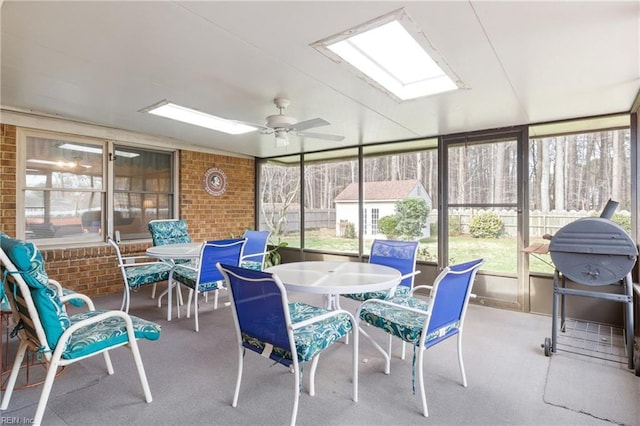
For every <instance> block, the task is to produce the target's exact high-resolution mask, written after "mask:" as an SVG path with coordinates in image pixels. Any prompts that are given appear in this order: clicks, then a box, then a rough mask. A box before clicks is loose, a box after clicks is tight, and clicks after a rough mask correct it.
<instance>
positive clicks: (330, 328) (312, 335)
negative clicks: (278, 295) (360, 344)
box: [242, 302, 351, 362]
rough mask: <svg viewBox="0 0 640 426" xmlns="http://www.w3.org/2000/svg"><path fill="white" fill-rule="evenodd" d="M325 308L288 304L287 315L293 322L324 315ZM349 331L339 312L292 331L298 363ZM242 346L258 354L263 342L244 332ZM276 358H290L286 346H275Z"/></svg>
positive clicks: (261, 349) (303, 304)
mask: <svg viewBox="0 0 640 426" xmlns="http://www.w3.org/2000/svg"><path fill="white" fill-rule="evenodd" d="M326 312H329V311H327V310H326V309H323V308H319V307H317V306H311V305H307V304H306V303H301V302H295V303H289V315H290V316H291V322H292V323H293V324H295V323H297V322H300V321H303V320H306V319H309V318H313V317H315V316H318V315H321V314H324V313H326ZM350 331H351V321H349V316H348V315H346V314H340V315H337V316H336V317H333V318H328V319H325V320H323V321H319V322H317V323H314V324H310V325H308V326H306V327H301V328H299V329H297V330H294V332H293V335H294V339H295V344H296V352H297V354H298V361H299V362H306V361H309V360H311V359H312V358H313V357H314V356H315V355H316V354H318V353H319V352H321V351H322V350H323V349H325V348H327V347H329V346H330V345H331V344H332V343H334V342H336V341H338V340H340V339H342V338H343V337H345V336H346V335H347V334H348V333H349V332H350ZM242 340H243V343H244V346H245V347H246V348H249V349H251V350H253V351H256V352H258V353H261V352H262V351H263V349H264V348H265V343H264V342H262V341H260V340H258V339H255V338H253V337H251V336H249V335H247V334H245V333H243V334H242ZM271 358H272V359H275V360H281V359H285V360H291V359H292V357H291V352H290V351H289V350H288V349H285V348H279V347H274V348H273V351H272V355H271Z"/></svg>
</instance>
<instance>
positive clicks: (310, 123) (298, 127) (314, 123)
mask: <svg viewBox="0 0 640 426" xmlns="http://www.w3.org/2000/svg"><path fill="white" fill-rule="evenodd" d="M329 124H331V123H329V122H328V121H327V120H324V119H322V118H312V119H311V120H305V121H301V122H299V123H296V124H294V125H293V126H291V130H295V131H302V130H307V129H311V128H312V127H322V126H328V125H329Z"/></svg>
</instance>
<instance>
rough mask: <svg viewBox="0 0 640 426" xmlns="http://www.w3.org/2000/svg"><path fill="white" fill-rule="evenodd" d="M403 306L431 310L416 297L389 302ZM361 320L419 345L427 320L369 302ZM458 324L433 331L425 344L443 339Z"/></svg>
mask: <svg viewBox="0 0 640 426" xmlns="http://www.w3.org/2000/svg"><path fill="white" fill-rule="evenodd" d="M389 302H391V303H395V304H397V305H401V306H408V307H411V308H415V309H420V310H422V311H426V310H427V309H428V308H429V302H427V301H425V300H422V299H418V298H416V297H401V296H398V297H394V298H392V299H391V300H389ZM360 318H361V319H362V320H364V321H366V322H367V323H369V324H371V325H373V326H375V327H378V328H381V329H383V330H385V331H386V332H387V333H389V334H392V335H394V336H396V337H399V338H401V339H402V340H404V341H406V342H409V343H412V344H413V345H416V344H418V342H419V341H420V335H421V334H422V329H423V327H424V322H425V320H426V314H425V315H422V314H417V313H415V312H412V311H407V310H404V309H401V308H398V307H395V306H389V305H386V304H383V303H379V302H376V301H371V302H367V303H366V304H365V305H363V306H362V309H361V311H360ZM458 325H459V324H458V322H457V321H456V322H454V323H451V324H448V325H446V326H444V327H442V328H440V329H438V330H433V331H431V332H430V333H429V335H428V336H427V338H426V339H425V343H426V342H429V341H431V340H433V339H436V338H438V337H442V336H444V335H445V334H447V333H449V332H450V331H452V330H454V329H456V328H457V327H458Z"/></svg>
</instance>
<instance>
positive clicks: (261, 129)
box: [233, 120, 272, 131]
mask: <svg viewBox="0 0 640 426" xmlns="http://www.w3.org/2000/svg"><path fill="white" fill-rule="evenodd" d="M233 122H235V123H238V124H244V125H245V126H251V127H255V128H256V129H257V130H260V131H267V130H272V129H270V128H269V127H267V126H265V125H263V124H257V123H251V122H249V121H241V120H233Z"/></svg>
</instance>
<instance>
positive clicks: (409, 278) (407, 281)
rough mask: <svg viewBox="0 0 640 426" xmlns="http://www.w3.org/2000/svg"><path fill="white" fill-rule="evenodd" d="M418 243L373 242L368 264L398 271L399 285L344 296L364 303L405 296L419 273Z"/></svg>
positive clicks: (390, 339) (390, 343) (391, 339)
mask: <svg viewBox="0 0 640 426" xmlns="http://www.w3.org/2000/svg"><path fill="white" fill-rule="evenodd" d="M419 245H420V243H419V242H418V241H396V240H378V239H376V240H374V241H373V244H371V254H370V255H369V263H375V264H378V265H383V266H389V267H391V268H394V269H397V270H398V271H400V274H402V275H401V277H400V283H399V284H398V285H397V286H396V287H394V288H391V289H389V290H380V291H375V292H369V293H352V294H345V295H344V296H345V297H348V298H350V299H353V300H358V301H361V302H364V301H365V300H369V299H382V300H386V299H389V298H390V297H393V296H406V295H407V294H409V292H410V291H411V289H412V288H413V281H414V277H415V276H416V275H417V274H419V273H420V271H416V258H417V256H418V247H419ZM392 342H393V336H391V335H390V336H389V342H388V343H387V346H388V351H389V353H391V346H392ZM400 358H401V359H404V358H405V344H404V342H403V343H402V354H401V356H400Z"/></svg>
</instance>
